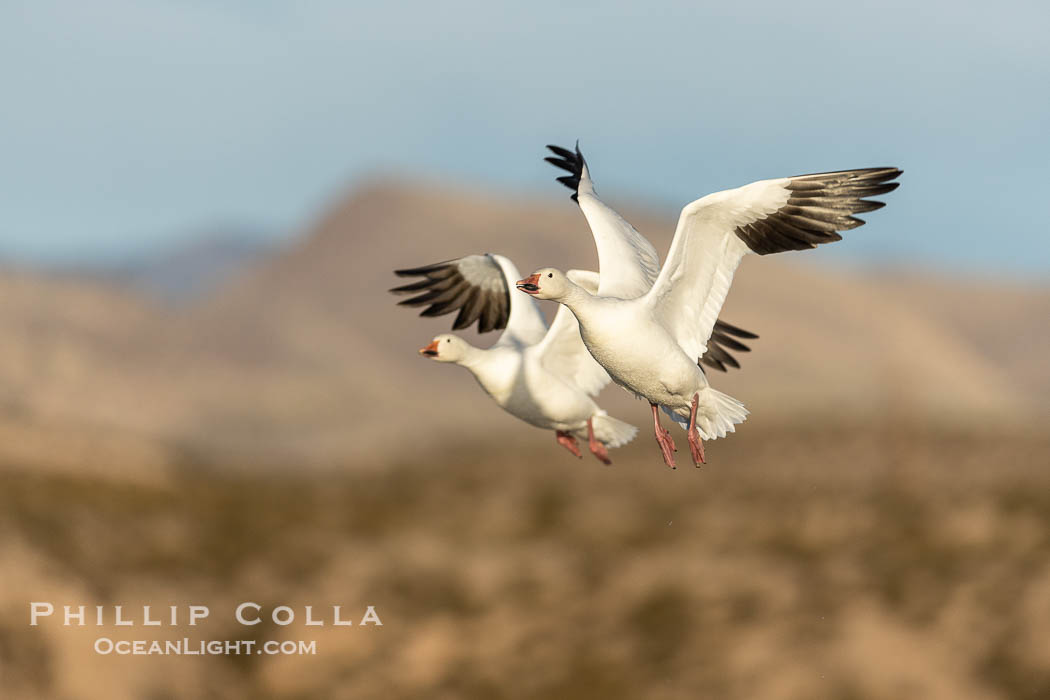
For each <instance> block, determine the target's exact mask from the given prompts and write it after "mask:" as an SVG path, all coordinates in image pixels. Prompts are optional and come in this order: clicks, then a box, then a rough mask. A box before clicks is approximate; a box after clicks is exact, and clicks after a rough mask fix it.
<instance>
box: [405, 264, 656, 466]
mask: <svg viewBox="0 0 1050 700" xmlns="http://www.w3.org/2000/svg"><path fill="white" fill-rule="evenodd" d="M396 274H398V275H399V276H402V277H410V276H419V277H422V278H423V279H422V280H421V281H418V282H415V283H411V284H407V285H404V286H401V287H397V288H395V289H392V290H390V291H392V292H395V293H398V294H406V293H417V292H421V294H419V295H418V296H415V297H413V298H411V299H407V300H406V301H404V302H401V303H402V304H408V305H411V306H421V305H428V304H429V306H428V308H427V309H425V310H424V311H423V315H424V316H438V315H441V314H445V313H451V312H452V311H457V310H458V311H459V315H458V316H457V317H456V321H455V323H454V324H453V328H455V329H461V328H466V327H468V326H470V325H471V324H473V323H474V321H475V320H476V321H477V322H478V329H479V330H481V331H488V330H492V329H494V328H502V327H504V326H505V330H504V331H503V334H502V335H501V336H500V338H499V340H497V341H496V343H495V344H494V345H493V346H492V347H490V348H487V349H482V348H477V347H474V346H473V345H471V344H470V343H468V342H467V341H466V340H463V339H462V338H460V337H458V336H455V335H451V334H447V333H445V334H441V335H438V336H435V337H434V339H433V340H432V341H431V343H430V344H429V345H427V346H426V347H424V348H422V349H421V350H420V351H419V352H420V354H422V355H424V356H426V357H430V358H432V359H434V360H436V361H437V362H451V363H454V364H457V365H460V366H461V367H465V368H466V369H467V370H469V371H470V373H471V374H473V375H474V378H475V379H476V380H477V382H478V384H480V385H481V388H482V389H484V391H485V393H486V394H488V395H489V396H491V397H492V399H493V400H494V401H495V402H496V403H497V404H499V406H500V408H502V409H503V410H505V411H506V412H507V413H510V414H511V415H512V416H515V417H517V418H520V419H521V420H523V421H525V422H526V423H529V424H530V425H534V426H536V427H538V428H544V429H546V430H553V431H555V435H556V439H557V441H558V444H560V445H562V446H563V447H565V448H566V449H567V450H569V451H570V452H572V453H573V454H574V455H576V456H577V457H582V456H583V455H582V454H581V453H580V449H579V446H578V444H577V438H580V439H583V440H586V441H587V446H588V448H589V449H590V451H591V453H592V454H593V455H594V456H595V457H597V458H598V459H599V460H601V461H602V462H604V463H605V464H612V462H611V460H610V459H609V453H608V450H607V448H609V447H620V446H621V445H624V444H626V443H628V442H630V441H631V440H632V439H633V438H634V436H635V434H636V433H637V432H638V429H637V428H635V427H634V426H633V425H630V424H628V423H624V422H623V421H621V420H618V419H616V418H613V417H612V416H610V415H608V414H606V412H605V411H603V410H602V409H601V408H600V407H599V406H598V404H597V403H595V401H594V399H593V398H592V397H594V396H596V395H597V394H598V392H599V391H601V390H602V388H603V387H604V386H605V385H606V384H608V383H609V375H608V374H606V372H605V370H603V369H602V368H601V366H600V365H598V363H597V362H595V361H594V359H593V358H592V357H591V356H590V354H588V352H587V349H586V348H584V347H583V342H582V341H581V340H580V332H579V329H578V326H577V325H576V317H575V316H573V315H572V313H571V312H569V311H568V309H565V310H564V312H563V310H562V309H559V310H558V314H557V315H556V316H555V317H554V322H553V323H552V324H551V327H550V328H549V329H548V328H547V325H546V323H545V322H544V320H543V315H542V314H541V313H540V310H539V307H538V306H537V304H536V302H534V301H532V300H531V299H527V298H525V297H523V296H521V295H520V294H514V295H512V294H511V293H510V290H511V285H512V284H513V283H514V280H516V279H517V278H518V277H519V276H520V274H519V273H518V270H517V268H516V267H515V266H514V263H512V262H511V261H510V260H509V259H508V258H505V257H503V256H502V255H489V254H485V255H468V256H466V257H463V258H459V259H457V260H449V261H447V262H443V263H436V264H434V265H427V266H424V267H418V268H413V269H408V270H397V271H396ZM566 279H569V280H572V283H573V284H575V285H579V287H580V288H581V289H590V290H591V291H592V292H596V291H597V290H598V275H597V273H594V272H587V271H584V270H570V271H569V272H568V273H567V274H566Z"/></svg>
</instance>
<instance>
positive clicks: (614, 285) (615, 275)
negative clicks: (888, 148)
mask: <svg viewBox="0 0 1050 700" xmlns="http://www.w3.org/2000/svg"><path fill="white" fill-rule="evenodd" d="M549 148H550V149H551V150H552V151H554V152H555V153H556V154H557V155H558V156H560V157H559V158H548V160H550V161H551V162H552V163H554V164H555V165H557V166H558V167H560V168H563V169H565V170H568V171H569V172H570V175H568V176H564V177H562V178H559V180H560V181H561V182H563V183H564V184H566V185H567V186H568V187H570V188H571V189H573V190H574V192H573V197H572V198H573V199H574V200H576V201H577V202H578V203H579V205H580V208H581V209H582V210H583V212H584V214H585V215H586V217H587V220H588V223H589V224H590V225H591V228H592V230H593V232H594V235H595V240H596V241H597V240H598V239H599V237H600V236H601V235H602V234H600V233H599V231H598V225H597V221H596V219H600V220H601V221H602V225H603V227H606V228H607V227H608V226H609V225H610V222H612V221H613V219H612V218H611V217H612V216H615V218H616V219H618V220H619V221H620V222H623V223H622V224H619V225H620V226H621V227H623V226H626V227H629V226H630V224H627V223H626V222H624V221H623V219H621V218H620V217H619V216H618V215H616V214H615V212H612V210H611V209H609V208H608V207H606V206H605V205H604V203H602V202H601V200H599V199H598V198H597V196H596V195H595V193H594V187H593V183H592V182H591V179H590V174H589V172H588V169H587V163H586V161H584V159H583V155H582V154H581V153H580V151H579V148H578V147H577V149H576V151H575V152H572V151H569V150H568V149H564V148H558V147H554V146H551V147H549ZM900 174H901V171H900V170H899V169H897V168H864V169H860V170H843V171H839V172H829V173H816V174H813V175H799V176H796V177H786V178H779V179H775V180H760V181H758V182H754V183H751V184H750V185H745V186H743V187H738V188H737V189H733V190H726V191H724V192H716V193H714V194H710V195H707V196H706V197H703V198H701V199H698V200H696V201H695V202H693V203H691V204H688V205H687V206H686V207H685V208H684V209H683V210H682V213H681V215H680V216H679V219H678V226H677V228H676V229H675V234H674V239H673V240H672V242H671V249H670V251H669V252H668V255H667V260H666V261H665V262H664V265H663V267H662V269H661V270H660V273H659V276H658V277H657V279H656V281H655V282H654V283H653V285H652V287H651V288H649V289H647V290H644V292H643V293H641V294H638V293H636V290H637V288H638V283H637V278H638V271H639V270H642V269H647V268H648V266H649V264H650V262H651V261H650V260H649V259H648V256H646V255H645V254H644V252H642V253H640V252H639V251H638V250H637V249H636V247H632V246H620V247H619V248H618V249H616V250H615V252H613V251H612V250H611V249H610V250H607V251H606V252H607V253H608V254H607V255H603V254H602V248H601V245H599V265H600V270H601V271H600V275H601V277H600V280H601V281H600V284H599V286H598V292H597V294H595V293H594V292H593V291H592V290H589V289H586V288H584V287H582V286H580V285H578V284H576V283H575V282H574V281H573V280H571V279H569V278H568V277H566V276H565V275H564V274H563V273H562V272H560V271H559V270H557V269H555V268H542V269H540V270H537V271H536V272H534V273H533V274H531V275H529V276H528V277H526V278H525V279H522V280H520V281H519V282H518V284H517V287H518V289H520V290H521V291H523V292H525V293H527V294H531V295H532V296H533V297H535V298H538V299H551V300H554V301H557V302H558V303H560V304H562V305H563V306H567V307H569V309H571V310H572V312H573V314H574V315H575V316H576V318H577V319H578V322H579V327H580V333H581V336H582V338H583V342H584V344H585V345H586V347H587V349H588V350H589V351H590V353H591V355H592V356H594V358H595V359H596V360H597V361H598V363H599V364H601V366H602V367H604V368H605V369H606V371H608V373H609V375H610V376H611V377H612V379H613V381H615V382H616V383H617V384H619V385H620V386H622V387H624V388H625V389H627V390H628V391H630V392H632V393H634V394H635V395H636V396H638V397H641V398H644V399H646V400H647V401H648V402H649V405H650V407H651V408H652V413H653V428H654V430H655V432H656V441H657V443H658V444H659V446H660V451H661V454H662V455H663V459H664V462H665V463H666V464H667V465H668V466H670V467H672V468H674V467H675V461H674V452H675V446H674V441H673V440H672V438H671V434H670V433H669V432H668V431H667V430H665V429H663V428H662V427H661V426H660V416H659V412H658V407H662V408H663V410H664V412H666V413H667V414H668V415H669V416H670V417H671V418H672V419H673V420H674V421H675V422H677V423H679V424H681V425H682V426H683V427H684V428H685V429H686V431H687V436H688V441H689V448H690V452H691V453H692V457H693V462H694V463H695V464H696V465H697V466H699V465H700V464H701V463H702V462H704V449H703V442H702V440H713V439H715V438H719V437H725V435H726V433H730V432H733V431H734V426H735V425H736V424H737V423H741V422H743V421H744V419H745V417H746V416H747V410H746V409H745V408H744V405H743V404H742V403H740V402H739V401H737V400H736V399H734V398H732V397H731V396H728V395H726V394H723V393H721V392H719V391H716V390H715V389H713V388H711V387H710V386H709V385H708V382H707V377H706V376H705V375H704V373H703V371H701V370H700V369H699V368H698V366H697V358H700V357H702V356H703V355H704V353H705V352H706V350H707V347H708V344H709V342H710V340H711V337H712V332H713V329H714V327H715V322H716V318H717V316H718V313H719V311H720V310H721V308H722V304H723V303H724V301H725V298H726V294H727V293H728V292H729V286H730V284H731V283H732V281H733V273H734V272H735V271H736V268H737V265H738V264H739V263H740V261H741V259H742V258H743V257H744V256H745V255H746V254H748V253H758V254H759V255H767V254H770V253H779V252H783V251H787V250H804V249H807V248H814V247H816V246H817V245H819V244H822V243H831V242H832V241H838V240H841V238H842V237H841V236H840V235H839V233H838V232H839V231H845V230H848V229H852V228H856V227H857V226H860V225H862V224H863V223H864V222H863V221H862V220H861V219H858V218H856V217H854V216H853V215H854V214H858V213H861V212H868V211H874V210H875V209H879V208H881V207H883V206H884V204H883V203H882V202H875V201H870V200H868V199H865V197H871V196H876V195H880V194H886V193H888V192H892V191H893V190H895V189H897V186H898V185H899V184H900V183H897V182H891V180H894V179H896V178H897V177H898V176H899V175H900ZM603 211H604V212H611V215H610V214H608V213H606V214H604V215H602V216H596V213H597V212H603ZM631 230H632V231H633V228H632V229H631ZM639 238H640V236H639ZM643 240H644V239H643ZM632 256H634V257H635V259H634V260H631V257H632ZM560 311H561V310H560V309H559V312H560Z"/></svg>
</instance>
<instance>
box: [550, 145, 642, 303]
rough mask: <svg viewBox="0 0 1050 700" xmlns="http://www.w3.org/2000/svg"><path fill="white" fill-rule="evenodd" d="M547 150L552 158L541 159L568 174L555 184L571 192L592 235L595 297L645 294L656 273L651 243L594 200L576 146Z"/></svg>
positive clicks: (588, 177) (583, 163) (593, 193)
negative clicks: (595, 254)
mask: <svg viewBox="0 0 1050 700" xmlns="http://www.w3.org/2000/svg"><path fill="white" fill-rule="evenodd" d="M547 148H548V149H550V150H551V151H552V152H553V153H554V154H555V156H556V157H555V156H548V157H547V158H545V159H544V160H546V161H547V162H548V163H551V164H552V165H554V166H556V167H559V168H561V169H562V170H566V171H568V172H569V174H568V175H563V176H561V177H559V178H558V182H560V183H562V184H563V185H565V186H566V187H568V188H569V189H571V190H572V200H573V201H574V202H577V203H578V204H579V205H580V209H581V210H582V211H583V215H584V216H585V217H586V218H587V224H588V225H589V226H590V228H591V234H592V235H593V236H594V245H595V246H596V247H597V249H598V266H599V271H600V274H601V279H600V280H599V281H598V296H603V297H619V298H621V299H634V298H635V297H640V296H642V295H643V294H645V293H646V292H648V291H649V288H650V287H652V286H653V281H654V280H655V279H656V276H657V274H659V271H660V258H659V256H657V254H656V249H655V248H653V244H652V243H650V242H649V240H648V239H646V238H645V236H643V235H642V234H640V233H638V231H637V230H636V229H635V228H634V226H631V224H629V223H627V221H625V220H624V218H623V217H622V216H620V215H619V214H617V213H616V212H615V211H614V210H613V209H612V208H611V207H609V206H608V205H607V204H606V203H605V202H603V201H602V200H600V199H598V195H597V194H596V193H595V191H594V183H593V182H591V175H590V171H589V170H588V168H587V161H586V160H584V158H583V154H582V153H580V144H579V143H577V144H576V150H575V151H570V150H569V149H567V148H562V147H560V146H547Z"/></svg>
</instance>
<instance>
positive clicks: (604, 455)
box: [587, 418, 612, 464]
mask: <svg viewBox="0 0 1050 700" xmlns="http://www.w3.org/2000/svg"><path fill="white" fill-rule="evenodd" d="M587 446H588V447H590V448H591V454H592V455H594V456H595V457H597V458H598V459H599V460H601V462H602V464H612V460H611V459H609V451H608V450H607V449H605V445H603V444H602V443H600V442H598V441H597V440H595V439H594V426H593V425H591V419H590V418H588V419H587Z"/></svg>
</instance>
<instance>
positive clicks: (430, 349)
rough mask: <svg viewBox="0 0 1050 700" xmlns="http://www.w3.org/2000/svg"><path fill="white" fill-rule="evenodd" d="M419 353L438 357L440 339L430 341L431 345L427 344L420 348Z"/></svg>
mask: <svg viewBox="0 0 1050 700" xmlns="http://www.w3.org/2000/svg"><path fill="white" fill-rule="evenodd" d="M419 354H420V355H426V356H427V357H437V355H438V341H436V340H432V341H430V345H428V346H426V347H425V348H420V349H419Z"/></svg>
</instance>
